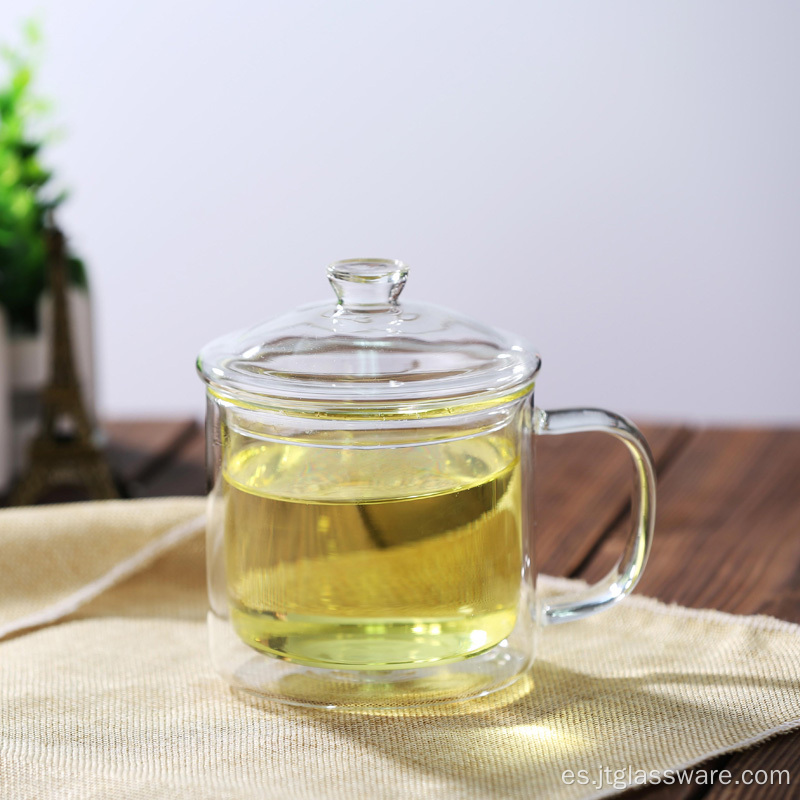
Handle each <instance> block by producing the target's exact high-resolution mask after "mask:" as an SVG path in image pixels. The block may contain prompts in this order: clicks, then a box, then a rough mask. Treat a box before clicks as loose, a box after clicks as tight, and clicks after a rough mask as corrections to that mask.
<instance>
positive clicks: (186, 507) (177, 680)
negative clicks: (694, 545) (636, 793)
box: [0, 499, 800, 800]
mask: <svg viewBox="0 0 800 800" xmlns="http://www.w3.org/2000/svg"><path fill="white" fill-rule="evenodd" d="M202 511H203V504H202V501H201V500H193V499H168V500H146V501H142V500H138V501H117V502H108V503H87V504H83V505H73V506H60V507H58V506H54V507H46V508H38V509H27V510H7V511H0V626H2V629H3V631H4V636H5V638H4V639H3V641H2V642H0V797H2V798H6V799H10V800H16V799H17V798H34V797H35V798H104V799H105V798H110V799H111V800H113V799H115V798H147V800H151V799H152V798H184V797H185V798H192V800H203V798H231V800H233V799H234V798H235V799H237V800H238V798H248V799H249V798H292V799H294V798H297V799H298V800H300V799H303V800H305V798H309V800H328V799H330V800H333V799H334V798H336V799H337V800H338V798H342V799H343V800H344V799H347V800H350V798H356V797H367V798H402V800H411V799H413V798H428V797H436V798H439V799H440V800H447V798H485V797H492V798H520V799H522V798H525V800H529V798H536V797H543V798H579V797H595V796H601V795H604V794H606V793H608V792H609V791H611V792H614V791H619V790H620V789H621V788H622V787H621V785H619V784H618V785H617V786H616V787H614V786H613V785H612V786H611V787H609V786H605V785H603V786H600V787H599V786H596V785H594V786H593V785H591V784H589V785H580V784H579V783H578V782H577V780H576V781H574V782H573V783H572V784H571V785H569V784H568V783H565V782H564V781H563V780H562V774H563V773H564V772H565V771H566V770H571V771H572V772H573V773H575V775H576V776H577V775H578V772H579V770H587V775H588V777H589V779H590V780H598V775H597V770H598V768H602V767H607V768H609V769H610V770H612V771H613V770H616V769H622V770H625V771H626V774H627V770H628V769H629V768H630V770H631V772H630V773H629V774H630V775H631V776H633V778H634V780H637V777H636V775H637V774H636V770H640V769H641V770H647V771H649V770H661V771H663V770H666V769H669V768H676V767H679V766H684V765H691V764H695V763H697V762H700V761H702V760H704V759H706V758H708V757H710V756H712V755H715V754H719V753H722V752H725V751H729V750H733V749H737V748H741V747H745V746H747V745H749V744H753V743H755V742H758V741H760V740H762V739H764V738H766V737H767V736H769V735H773V734H775V733H778V732H781V731H786V730H790V729H791V728H794V727H799V726H800V677H798V671H799V670H798V665H800V626H795V625H791V624H789V623H786V622H781V621H778V620H774V619H770V618H766V617H734V616H731V615H727V614H721V613H718V612H712V611H701V612H698V611H689V610H686V609H681V608H678V607H674V606H665V605H663V604H660V603H657V602H656V601H654V600H649V599H646V598H642V597H632V598H629V599H628V600H626V601H625V602H624V603H622V604H621V605H619V606H618V607H617V608H615V609H613V610H611V611H609V612H607V613H604V614H601V615H599V616H596V617H593V618H592V619H588V620H584V621H581V622H576V623H572V624H569V625H563V626H559V627H555V628H548V629H546V630H545V631H544V632H543V635H542V637H541V641H540V651H539V652H540V659H539V661H538V662H537V664H536V666H535V668H534V669H533V671H532V673H531V675H530V680H529V681H528V682H526V683H525V684H524V685H523V686H522V687H519V686H517V687H516V688H515V689H514V690H512V691H510V692H509V693H507V694H505V695H503V694H500V695H494V696H491V697H489V698H486V699H484V700H482V701H476V702H472V703H466V704H462V705H460V706H455V707H453V708H450V709H441V708H440V709H439V710H437V711H436V712H431V711H427V712H426V713H424V714H422V713H421V712H416V713H414V714H411V713H399V712H398V713H394V714H391V713H376V712H372V713H369V714H366V713H362V714H358V713H341V712H329V711H317V710H305V709H297V708H292V707H288V706H278V705H273V704H270V703H268V702H265V701H262V700H259V699H256V698H253V697H249V696H244V695H241V694H235V693H233V692H232V691H231V690H230V689H229V688H228V687H227V685H226V684H224V683H223V681H222V680H221V679H219V678H218V677H217V676H216V675H215V674H214V673H213V671H212V670H211V667H210V664H209V661H208V658H207V654H206V631H205V622H204V617H205V607H206V599H205V582H204V566H203V539H202V536H201V535H200V530H201V527H202V522H201V520H199V519H198V515H200V514H202ZM543 585H544V588H545V591H557V590H559V589H561V588H563V587H565V586H569V585H570V584H569V583H568V582H564V581H556V580H552V579H550V580H545V581H543ZM64 614H70V616H66V617H63V616H62V615H64ZM45 623H46V624H45ZM23 625H24V626H29V625H40V626H41V627H37V628H26V629H25V630H23V631H20V630H18V628H19V627H20V626H23ZM735 777H736V776H735ZM791 777H792V778H793V779H794V780H793V782H794V781H800V776H791Z"/></svg>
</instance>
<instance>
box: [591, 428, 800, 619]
mask: <svg viewBox="0 0 800 800" xmlns="http://www.w3.org/2000/svg"><path fill="white" fill-rule="evenodd" d="M798 495H800V430H792V431H775V430H709V431H703V432H701V433H699V434H698V435H697V436H696V437H694V438H693V439H692V440H691V441H690V443H689V445H688V446H687V447H686V449H684V450H683V452H682V453H680V454H679V455H678V458H677V460H676V461H675V463H674V465H673V467H672V468H671V469H670V470H669V471H668V473H667V474H666V475H665V477H664V479H663V480H662V481H661V482H660V485H659V496H658V511H657V522H656V536H655V542H654V545H653V549H652V553H651V558H650V562H649V563H648V566H647V569H646V570H645V574H644V577H643V578H642V581H641V583H640V585H639V589H638V591H639V592H641V593H642V594H646V595H650V596H653V597H658V598H660V599H662V600H665V601H667V602H677V603H681V604H682V605H688V606H692V607H695V608H716V609H720V610H722V611H730V612H733V613H738V614H753V613H757V612H759V611H760V610H762V608H764V607H765V606H766V604H768V603H773V604H774V603H776V602H778V598H782V597H784V596H785V595H786V593H787V592H790V591H792V590H794V591H796V589H797V583H796V581H797V576H798V574H800V536H798V535H797V531H798V530H800V502H799V501H798ZM625 533H626V531H625V530H624V529H623V528H622V526H618V527H617V529H616V530H615V531H614V532H613V533H612V535H611V536H609V537H607V539H606V541H604V542H603V545H602V546H601V548H600V549H599V551H598V553H597V558H595V559H594V560H593V561H592V563H591V564H590V565H589V567H588V568H587V569H586V570H585V571H584V573H583V577H586V578H587V579H588V580H595V579H597V578H599V577H601V576H602V574H603V572H604V571H605V570H606V569H607V568H608V567H610V566H611V565H612V564H613V562H614V560H615V557H616V555H617V553H618V552H619V548H620V543H621V539H622V537H623V536H624V535H625Z"/></svg>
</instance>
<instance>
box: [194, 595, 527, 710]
mask: <svg viewBox="0 0 800 800" xmlns="http://www.w3.org/2000/svg"><path fill="white" fill-rule="evenodd" d="M208 632H209V645H210V650H211V658H212V663H213V666H214V668H215V669H216V671H217V672H218V673H219V674H220V675H221V676H222V677H223V678H225V679H226V680H227V681H228V683H229V684H230V685H231V686H232V687H234V688H237V689H240V690H243V691H245V692H247V693H249V694H253V695H256V696H258V697H261V698H263V699H266V700H271V701H274V702H278V703H286V704H289V705H295V706H305V707H311V708H327V709H346V710H353V711H358V710H361V711H370V710H374V711H379V710H390V709H424V708H426V707H430V706H437V707H438V706H439V705H441V704H452V703H462V702H464V701H466V700H473V699H475V698H480V697H486V696H487V695H490V694H494V693H496V692H500V691H501V690H504V689H507V688H509V687H511V686H512V685H515V684H516V685H515V689H514V692H513V694H514V697H516V696H517V695H518V694H519V692H520V691H521V692H522V693H523V694H524V693H526V691H529V688H530V687H527V688H526V686H525V684H526V682H522V683H520V682H519V679H520V678H521V677H523V676H525V675H526V674H527V673H528V669H529V667H530V664H531V661H532V652H533V648H532V646H531V644H532V643H530V642H528V643H527V646H526V647H523V648H519V647H514V646H512V645H511V644H510V642H509V640H508V639H506V640H503V641H502V642H500V644H498V645H496V646H495V647H493V648H492V649H490V650H487V651H485V652H482V653H479V654H476V655H474V656H470V657H467V658H464V659H462V660H460V661H453V662H450V663H446V664H435V665H432V666H426V667H419V668H411V669H393V670H374V671H373V670H364V669H359V670H347V669H331V668H325V667H316V666H309V665H305V664H298V663H294V662H291V661H284V660H281V659H279V658H275V657H274V656H270V655H266V654H264V653H261V652H259V651H257V650H255V649H254V648H252V647H250V646H248V645H247V644H245V643H244V642H243V641H242V640H241V639H240V638H239V637H238V636H237V635H236V633H235V631H234V630H233V628H232V626H231V624H230V621H229V620H227V619H223V618H220V617H218V616H217V615H216V614H214V613H213V612H211V611H209V613H208ZM511 699H514V698H511Z"/></svg>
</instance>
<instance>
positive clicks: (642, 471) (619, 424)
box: [533, 408, 656, 625]
mask: <svg viewBox="0 0 800 800" xmlns="http://www.w3.org/2000/svg"><path fill="white" fill-rule="evenodd" d="M533 428H534V432H535V433H536V434H538V435H540V436H560V435H561V434H563V433H588V432H590V431H599V432H602V433H610V434H611V435H612V436H614V437H616V438H617V439H619V440H621V441H622V442H623V443H624V444H625V445H626V447H627V448H628V450H629V451H630V454H631V457H632V458H633V464H634V471H635V475H634V479H635V482H636V486H635V491H634V493H633V503H632V507H631V518H632V523H633V524H632V526H631V532H630V534H629V535H628V540H627V542H626V543H625V549H624V550H623V552H622V556H621V557H620V559H619V561H618V562H617V564H616V565H615V566H614V568H613V569H612V570H611V572H609V573H608V575H606V576H605V578H603V580H601V581H599V582H598V583H596V584H594V585H593V586H590V587H588V588H587V589H586V591H585V592H583V593H581V595H580V596H579V597H577V598H575V599H573V600H572V601H564V602H559V603H553V604H552V605H545V606H544V607H543V608H542V622H543V623H544V624H546V625H553V624H556V623H559V622H569V621H570V620H574V619H582V618H583V617H588V616H589V615H590V614H594V613H595V612H597V611H602V610H603V609H605V608H610V607H611V606H613V605H614V603H616V602H617V601H618V600H621V599H622V598H623V597H625V595H627V594H630V592H632V591H633V588H634V586H636V584H637V583H638V581H639V578H640V577H641V576H642V572H643V571H644V567H645V564H646V563H647V556H648V553H649V552H650V544H651V542H652V541H653V528H654V526H655V520H656V476H655V467H654V466H653V456H652V455H651V453H650V448H649V447H648V445H647V442H646V441H645V438H644V436H642V434H641V432H640V431H639V429H638V428H637V427H636V426H635V425H634V424H633V423H632V422H630V421H629V420H627V419H625V417H622V416H620V415H619V414H614V413H612V412H610V411H603V410H602V409H599V408H565V409H559V410H557V411H543V410H542V409H539V408H537V409H535V411H534V420H533Z"/></svg>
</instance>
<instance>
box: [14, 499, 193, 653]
mask: <svg viewBox="0 0 800 800" xmlns="http://www.w3.org/2000/svg"><path fill="white" fill-rule="evenodd" d="M205 521H206V515H205V514H201V515H200V516H198V517H194V518H193V519H190V520H188V521H184V522H179V523H178V524H177V525H173V526H172V527H171V528H169V529H168V530H167V532H166V533H163V534H162V535H161V536H159V537H158V538H157V539H154V540H152V541H150V542H148V543H147V544H146V545H144V547H142V548H141V549H140V550H137V551H136V552H135V553H134V554H133V555H131V556H128V558H126V559H124V560H122V561H119V562H117V563H116V564H114V566H112V567H111V569H109V570H108V571H107V572H105V573H103V574H102V575H100V577H98V578H95V579H94V580H93V581H90V582H89V583H86V584H84V585H83V586H81V587H80V588H79V589H77V590H76V591H74V592H72V593H71V594H68V595H67V596H66V597H63V598H62V599H61V600H58V601H57V602H55V603H52V604H50V605H48V606H45V607H44V608H42V609H39V610H38V611H34V612H33V613H31V614H28V615H26V616H24V617H19V618H17V619H15V620H12V621H11V622H8V623H6V624H5V625H0V641H2V640H3V639H4V638H5V637H7V636H10V635H11V634H13V633H19V632H20V631H23V630H26V629H28V628H34V627H39V626H42V625H49V624H51V623H53V622H57V621H58V620H60V619H62V618H63V617H66V616H67V615H68V614H72V613H73V612H74V611H77V610H78V609H79V608H80V607H81V606H83V605H86V603H88V602H89V601H90V600H94V599H95V598H96V597H98V596H99V595H101V594H102V593H103V592H106V591H108V590H109V589H111V588H113V587H114V586H116V585H117V584H118V583H121V582H122V581H123V580H125V579H126V578H129V577H131V576H132V575H134V574H136V573H137V572H139V571H140V570H142V569H144V568H145V567H147V566H149V565H150V564H151V563H152V562H153V561H155V560H156V559H157V558H159V557H160V556H162V555H164V554H165V553H167V552H169V551H170V550H172V549H173V548H175V547H177V546H178V545H179V544H181V543H183V542H184V541H186V540H188V539H190V538H192V537H193V536H196V535H197V534H199V533H200V532H201V531H202V530H203V528H204V526H205Z"/></svg>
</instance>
